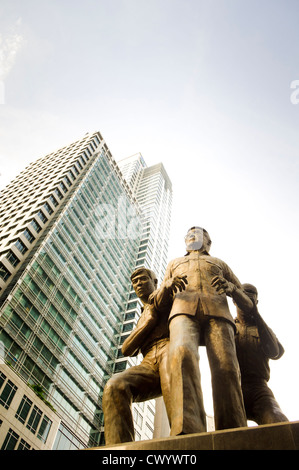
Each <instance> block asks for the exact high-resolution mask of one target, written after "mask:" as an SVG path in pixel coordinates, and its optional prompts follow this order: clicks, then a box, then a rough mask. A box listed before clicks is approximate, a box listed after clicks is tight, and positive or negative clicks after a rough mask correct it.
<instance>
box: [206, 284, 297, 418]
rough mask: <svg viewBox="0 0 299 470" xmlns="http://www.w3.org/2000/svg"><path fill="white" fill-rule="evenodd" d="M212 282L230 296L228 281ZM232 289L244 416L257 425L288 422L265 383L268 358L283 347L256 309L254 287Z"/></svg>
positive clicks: (256, 301) (267, 373) (282, 350)
mask: <svg viewBox="0 0 299 470" xmlns="http://www.w3.org/2000/svg"><path fill="white" fill-rule="evenodd" d="M215 282H216V283H217V285H218V288H219V289H223V290H225V291H226V293H227V294H228V295H231V286H230V285H229V283H228V282H227V281H225V280H224V279H218V280H217V281H216V280H215ZM234 291H235V294H234V295H232V297H233V302H234V304H235V305H236V308H237V318H236V319H235V323H236V328H237V332H236V337H235V340H236V348H237V357H238V360H239V364H240V370H241V383H242V392H243V397H244V405H245V410H246V414H247V418H248V419H249V420H252V421H255V422H256V423H257V424H271V423H280V422H284V421H288V418H287V417H286V416H285V415H284V414H283V412H282V411H281V409H280V406H279V405H278V403H277V401H276V399H275V397H274V395H273V392H272V390H271V389H270V388H269V386H268V384H267V382H268V381H269V379H270V366H269V360H270V359H274V360H277V359H279V358H281V356H282V355H283V354H284V348H283V346H282V345H281V344H280V342H279V341H278V339H277V337H276V336H275V334H274V333H273V331H272V330H271V329H270V328H269V326H268V325H267V324H266V322H265V321H264V320H263V318H262V317H261V315H260V313H259V311H258V308H257V304H258V291H257V289H256V287H255V286H253V285H252V284H243V285H242V290H239V289H234ZM248 298H249V300H250V302H248Z"/></svg>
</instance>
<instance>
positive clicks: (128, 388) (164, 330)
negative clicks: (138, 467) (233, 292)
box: [102, 267, 181, 445]
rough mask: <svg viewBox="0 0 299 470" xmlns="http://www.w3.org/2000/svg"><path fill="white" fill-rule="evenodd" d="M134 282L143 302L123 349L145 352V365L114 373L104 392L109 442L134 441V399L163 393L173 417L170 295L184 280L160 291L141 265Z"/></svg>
mask: <svg viewBox="0 0 299 470" xmlns="http://www.w3.org/2000/svg"><path fill="white" fill-rule="evenodd" d="M131 280H132V285H133V288H134V290H135V292H136V294H137V296H138V297H139V298H140V299H141V301H142V303H143V309H142V313H141V316H140V319H139V321H138V323H137V326H136V328H135V329H134V330H133V331H132V333H131V334H130V336H129V337H128V338H127V339H126V340H125V341H124V343H123V346H122V352H123V354H124V355H125V356H134V355H136V354H137V353H138V352H139V351H140V352H141V353H142V355H143V360H142V362H141V364H139V365H137V366H134V367H130V368H129V369H127V370H125V371H123V372H121V373H119V374H115V375H114V376H112V378H111V379H110V380H109V381H108V382H107V384H106V386H105V389H104V394H103V402H102V405H103V411H104V418H105V441H106V445H112V444H117V443H121V442H129V441H133V440H134V424H133V418H132V411H131V404H132V402H141V401H145V400H151V399H153V398H157V397H159V396H161V394H162V395H163V399H164V403H165V406H166V411H167V414H168V417H169V418H170V409H171V403H170V391H169V387H170V380H169V371H168V364H167V358H168V344H169V331H168V314H169V295H171V294H172V291H173V290H175V289H176V287H177V286H180V285H181V280H180V279H173V280H172V281H171V282H170V283H168V289H167V291H166V290H163V289H161V290H160V291H159V295H155V297H153V293H154V291H155V290H156V287H157V279H156V276H155V274H154V273H153V272H152V271H151V270H149V269H146V268H143V267H142V268H138V269H137V270H135V271H134V273H133V274H132V275H131Z"/></svg>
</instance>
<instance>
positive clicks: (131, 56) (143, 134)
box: [0, 0, 299, 420]
mask: <svg viewBox="0 0 299 470" xmlns="http://www.w3.org/2000/svg"><path fill="white" fill-rule="evenodd" d="M298 17H299V3H298V1H296V0H258V1H257V0H252V1H250V2H249V1H245V0H84V1H83V0H26V1H24V0H1V3H0V103H1V104H0V174H1V176H0V189H2V188H3V187H4V186H5V185H6V184H7V183H8V182H9V181H10V180H11V179H12V178H13V177H14V176H16V175H17V174H18V173H19V172H20V171H21V170H23V169H24V168H25V167H26V165H28V163H30V162H32V161H34V160H36V159H37V158H39V157H41V156H43V155H45V154H47V153H50V152H52V151H55V150H57V149H58V148H60V147H63V146H65V145H67V144H69V143H71V142H73V141H75V140H77V139H79V138H81V137H83V136H84V134H85V133H86V132H94V131H98V130H99V131H100V132H101V134H102V135H103V137H104V139H105V141H106V143H107V145H108V147H109V148H110V150H111V153H112V155H113V156H114V158H115V160H120V159H122V158H124V157H126V156H129V155H132V154H134V153H137V152H141V153H142V155H143V157H144V159H145V161H146V163H147V165H153V164H155V163H159V162H163V164H164V166H165V169H166V171H167V173H168V175H169V177H170V179H171V180H172V183H173V191H174V200H173V216H172V230H171V240H170V250H169V260H170V259H172V258H175V257H178V256H182V255H183V254H184V253H185V246H184V235H185V233H186V231H187V229H188V228H189V227H190V226H193V225H200V226H203V227H205V228H206V229H207V230H208V232H209V234H210V236H211V238H212V242H213V243H212V248H211V254H212V255H214V256H216V257H218V258H221V259H222V260H224V261H226V262H227V264H228V265H229V266H230V267H231V268H232V270H233V271H234V273H235V274H236V275H237V276H238V278H239V279H240V281H241V282H250V283H252V284H255V285H256V287H257V289H258V291H259V311H260V313H261V315H262V316H263V318H264V319H265V321H266V322H267V323H268V325H269V326H270V327H271V328H272V330H273V331H274V332H275V334H276V335H277V336H278V338H279V340H280V341H281V343H282V344H283V346H284V348H285V354H284V356H283V357H282V358H281V359H280V360H279V361H276V362H275V361H271V379H270V386H271V388H272V390H273V392H274V394H275V396H276V398H277V400H278V402H279V404H280V406H281V408H282V410H283V412H284V413H285V414H286V415H287V416H288V418H289V419H290V420H299V402H298V388H299V379H298V365H297V361H298V343H299V341H298V335H299V318H298V317H299V307H298V304H297V295H298V294H297V292H298V287H297V285H298V266H299V256H298V247H297V243H298V235H297V234H298V195H299V189H298V155H299V150H298V149H299V134H298V125H299V103H298V101H299V92H296V88H292V86H293V87H294V86H296V82H295V81H296V80H299V60H298V59H299V57H298V43H299V28H298ZM298 85H299V82H298ZM232 314H233V316H234V315H235V311H234V308H233V307H232ZM201 349H202V348H201ZM201 362H202V369H203V382H204V386H205V387H206V388H207V391H206V392H205V393H206V396H207V398H206V411H207V412H208V413H212V408H211V400H210V398H209V390H208V388H209V387H208V385H205V383H206V382H207V383H208V382H209V374H208V369H207V367H206V364H205V361H204V360H203V361H201Z"/></svg>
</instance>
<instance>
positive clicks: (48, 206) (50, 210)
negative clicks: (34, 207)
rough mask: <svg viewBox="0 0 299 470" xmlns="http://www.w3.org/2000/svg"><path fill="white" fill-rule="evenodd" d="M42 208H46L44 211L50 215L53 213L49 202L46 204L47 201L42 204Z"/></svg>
mask: <svg viewBox="0 0 299 470" xmlns="http://www.w3.org/2000/svg"><path fill="white" fill-rule="evenodd" d="M44 208H45V209H46V211H47V212H48V213H49V214H50V215H51V214H53V212H54V211H53V209H52V207H51V206H50V204H48V203H47V202H46V203H45V204H44Z"/></svg>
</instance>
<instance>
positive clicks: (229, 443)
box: [88, 421, 299, 451]
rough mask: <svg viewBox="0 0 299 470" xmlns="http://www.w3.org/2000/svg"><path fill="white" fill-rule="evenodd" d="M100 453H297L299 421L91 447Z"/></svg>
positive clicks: (298, 446)
mask: <svg viewBox="0 0 299 470" xmlns="http://www.w3.org/2000/svg"><path fill="white" fill-rule="evenodd" d="M88 450H102V451H107V450H109V451H124V450H125V451H135V450H145V451H147V450H151V451H161V450H162V451H175V450H178V451H181V450H299V421H295V422H286V423H276V424H266V425H263V426H254V427H246V428H236V429H226V430H224V431H213V432H207V433H200V434H186V435H183V436H176V437H166V438H163V439H151V440H148V441H136V442H128V443H123V444H117V445H115V446H102V447H93V448H90V449H88Z"/></svg>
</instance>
